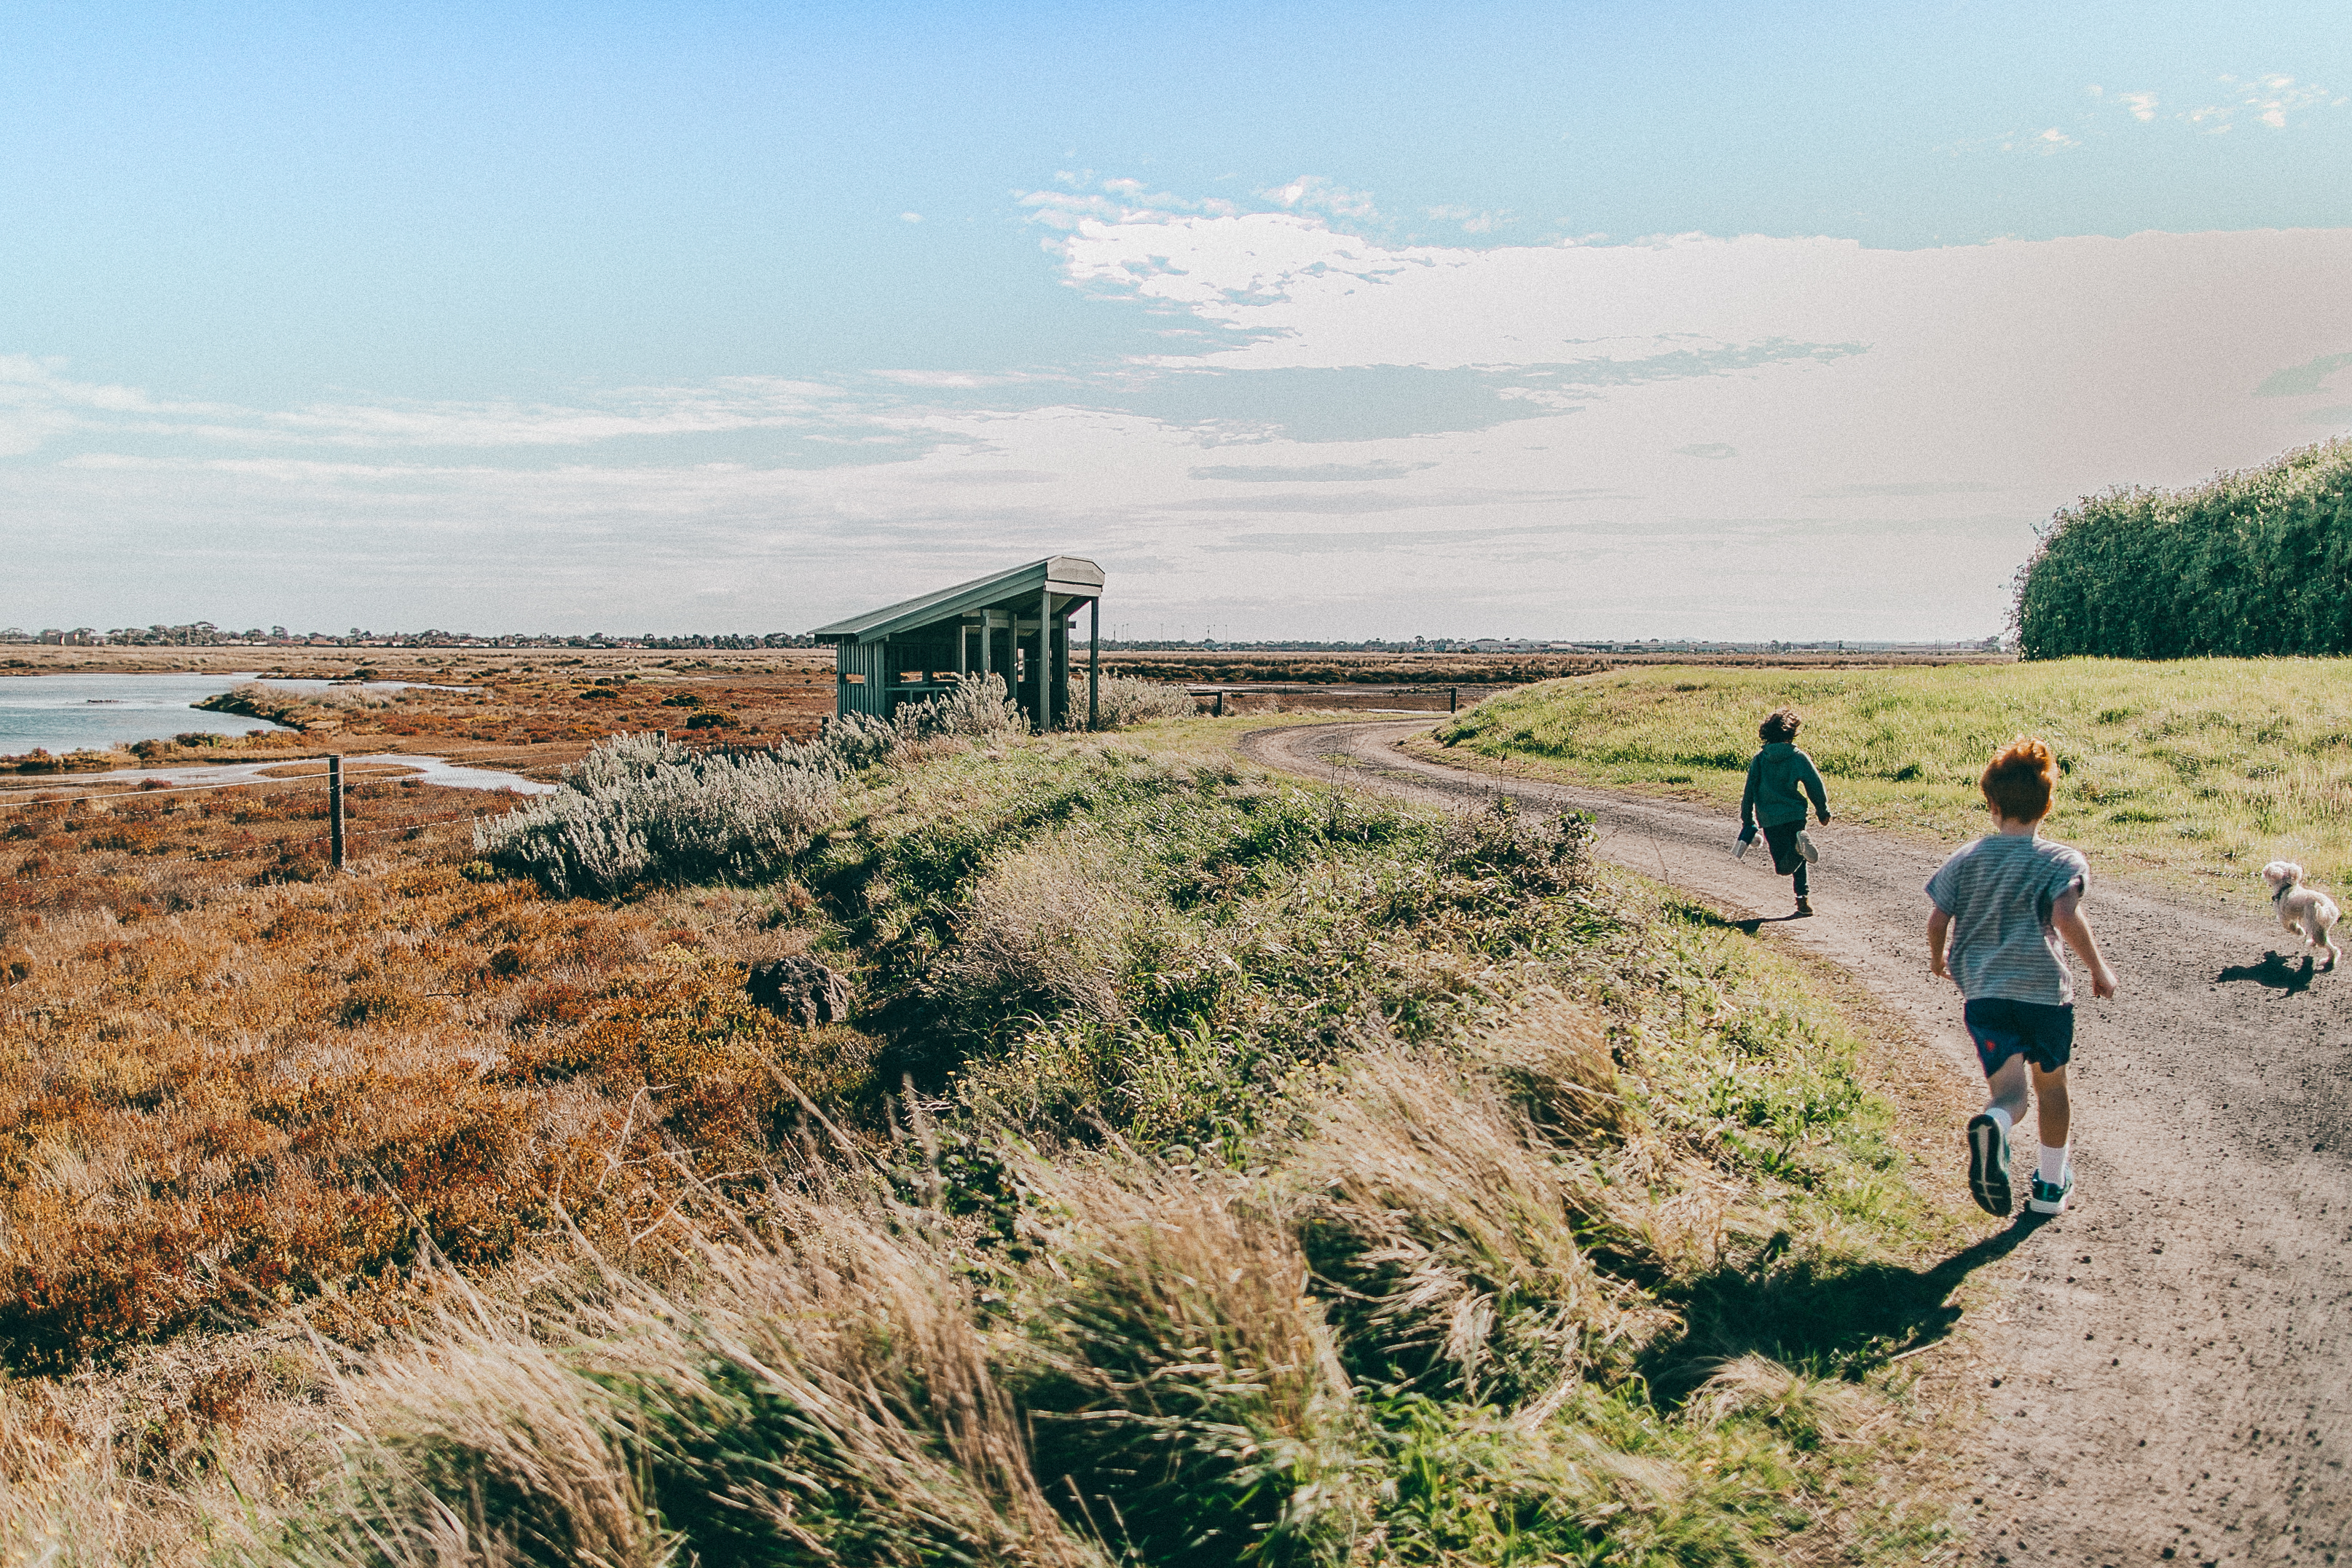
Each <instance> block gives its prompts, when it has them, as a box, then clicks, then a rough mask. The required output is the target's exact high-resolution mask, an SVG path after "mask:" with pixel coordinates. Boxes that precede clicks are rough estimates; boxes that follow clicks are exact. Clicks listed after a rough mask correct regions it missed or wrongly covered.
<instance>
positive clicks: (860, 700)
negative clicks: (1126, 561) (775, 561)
mask: <svg viewBox="0 0 2352 1568" xmlns="http://www.w3.org/2000/svg"><path fill="white" fill-rule="evenodd" d="M1102 583H1103V574H1102V568H1100V567H1098V566H1097V565H1096V564H1095V563H1094V562H1092V561H1090V560H1081V559H1078V558H1077V557H1076V556H1072V555H1056V556H1048V557H1046V558H1045V559H1044V560H1036V561H1031V562H1030V563H1029V564H1028V565H1027V566H1018V567H1014V568H1013V570H1011V571H1000V572H998V573H997V574H996V575H995V576H993V577H983V578H980V579H977V580H974V581H971V582H964V583H959V584H957V585H956V586H955V587H953V588H943V589H940V591H938V592H936V593H926V594H924V595H923V596H922V597H920V598H919V599H909V600H907V601H903V602H901V603H898V604H890V605H885V606H884V607H883V608H881V609H879V610H872V611H868V612H866V613H865V614H863V615H853V616H851V617H850V618H849V619H848V620H846V621H836V622H834V623H833V624H832V625H830V626H820V627H818V628H817V629H816V631H815V632H814V633H813V635H814V637H815V638H816V640H817V641H818V642H820V643H832V644H834V649H835V702H834V711H835V713H837V714H850V713H863V714H871V715H873V716H875V717H876V718H888V717H889V716H891V715H892V714H894V713H896V712H898V705H899V704H901V703H908V702H919V701H921V700H922V699H923V698H925V697H928V696H933V695H937V694H939V693H940V692H944V691H947V690H949V689H950V686H951V685H953V684H954V682H955V681H956V680H957V679H959V678H960V677H961V676H965V675H986V674H996V675H1002V676H1003V678H1004V684H1005V685H1006V686H1007V687H1008V688H1010V689H1011V691H1012V693H1013V698H1014V700H1016V701H1017V702H1019V703H1020V705H1021V711H1022V712H1023V713H1024V715H1026V716H1028V719H1029V722H1030V723H1031V724H1033V725H1034V726H1035V727H1037V728H1039V729H1051V728H1053V727H1054V726H1055V725H1056V724H1059V723H1062V722H1065V721H1066V719H1067V718H1068V717H1069V714H1070V653H1071V650H1070V617H1071V616H1072V615H1074V614H1076V612H1077V610H1078V607H1079V606H1080V605H1084V606H1085V607H1086V608H1087V727H1088V728H1089V729H1091V728H1093V727H1094V726H1095V723H1096V721H1097V718H1098V716H1099V715H1100V708H1099V706H1098V702H1097V694H1098V691H1099V684H1100V681H1101V675H1102V603H1101V601H1102Z"/></svg>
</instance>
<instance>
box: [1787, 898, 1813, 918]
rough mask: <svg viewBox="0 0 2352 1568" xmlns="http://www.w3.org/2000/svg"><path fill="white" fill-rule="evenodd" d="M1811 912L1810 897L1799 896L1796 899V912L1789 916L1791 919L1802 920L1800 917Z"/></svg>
mask: <svg viewBox="0 0 2352 1568" xmlns="http://www.w3.org/2000/svg"><path fill="white" fill-rule="evenodd" d="M1812 912H1813V901H1812V900H1811V899H1810V898H1801V899H1799V900H1797V913H1796V914H1795V915H1792V916H1790V918H1791V919H1796V920H1802V919H1804V918H1805V917H1806V916H1807V915H1811V914H1812Z"/></svg>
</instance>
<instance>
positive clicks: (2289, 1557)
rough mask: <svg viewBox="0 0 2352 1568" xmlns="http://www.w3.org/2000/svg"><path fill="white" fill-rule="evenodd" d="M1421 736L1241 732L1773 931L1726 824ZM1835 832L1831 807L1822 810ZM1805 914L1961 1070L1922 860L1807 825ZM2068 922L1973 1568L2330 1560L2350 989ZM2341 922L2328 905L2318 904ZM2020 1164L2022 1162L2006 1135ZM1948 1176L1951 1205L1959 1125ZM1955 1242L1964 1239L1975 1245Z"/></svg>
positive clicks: (1836, 952) (1311, 762) (2135, 904)
mask: <svg viewBox="0 0 2352 1568" xmlns="http://www.w3.org/2000/svg"><path fill="white" fill-rule="evenodd" d="M1427 728H1428V726H1427V724H1426V723H1425V722H1424V721H1420V720H1415V721H1412V722H1409V723H1398V722H1393V721H1391V722H1386V723H1362V722H1358V723H1350V724H1329V725H1305V726H1297V727H1286V728H1278V729H1265V730H1258V731H1255V732H1253V733H1251V734H1249V735H1248V736H1246V737H1244V739H1243V742H1242V749H1243V751H1244V754H1246V755H1247V756H1249V757H1250V758H1253V759H1254V760H1255V761H1257V762H1260V763H1262V764H1264V765H1265V766H1267V767H1270V768H1278V769H1282V770H1285V771H1288V772H1293V773H1298V774H1304V775H1307V776H1308V777H1310V778H1314V779H1318V780H1331V779H1344V780H1346V781H1347V782H1349V783H1352V784H1354V785H1356V786H1357V787H1360V788H1362V789H1373V790H1378V791H1382V792H1385V793H1388V794H1391V795H1396V796H1402V797H1404V798H1407V799H1411V800H1421V801H1425V802H1438V803H1445V804H1454V805H1460V804H1464V803H1471V802H1475V801H1478V800H1486V799H1490V798H1492V796H1493V795H1494V794H1495V793H1496V790H1497V789H1501V790H1504V791H1507V793H1509V794H1511V795H1512V796H1514V797H1516V798H1517V799H1518V800H1521V801H1524V802H1526V803H1527V804H1528V805H1529V806H1533V807H1540V808H1543V809H1547V810H1561V809H1575V810H1585V811H1590V812H1591V813H1592V814H1593V816H1594V817H1595V818H1596V819H1597V821H1598V823H1599V831H1600V840H1599V847H1600V852H1601V854H1603V855H1604V856H1606V857H1607V858H1608V859H1610V860H1612V861H1614V862H1618V863H1620V864H1622V865H1624V866H1626V867H1628V868H1630V869H1632V870H1634V871H1638V872H1641V873H1644V874H1646V875H1649V876H1653V877H1657V878H1660V879H1662V880H1664V881H1665V882H1668V883H1673V884H1675V886H1678V887H1681V888H1685V889H1686V890H1688V891H1690V892H1692V893H1695V894H1699V895H1701V896H1703V897H1705V898H1706V899H1707V900H1708V901H1710V902H1711V903H1714V904H1717V905H1719V906H1722V907H1725V908H1727V909H1730V910H1733V911H1736V912H1745V913H1748V914H1753V915H1769V916H1775V917H1777V916H1783V915H1785V914H1786V912H1787V911H1788V910H1789V909H1790V907H1791V904H1792V900H1791V899H1790V893H1789V883H1788V882H1787V881H1786V880H1785V879H1782V878H1778V877H1774V876H1772V875H1771V874H1770V862H1769V856H1763V857H1760V858H1761V859H1763V861H1764V862H1765V863H1764V865H1763V866H1762V867H1761V868H1760V869H1759V867H1757V866H1756V865H1755V864H1753V863H1752V862H1754V861H1755V860H1757V859H1759V857H1758V856H1756V855H1753V854H1751V855H1750V857H1749V862H1738V861H1734V860H1733V859H1732V858H1731V855H1730V848H1731V844H1732V839H1733V834H1734V833H1735V831H1737V826H1738V824H1737V821H1736V818H1735V817H1734V815H1733V813H1731V812H1729V811H1728V810H1724V809H1721V808H1718V807H1714V806H1709V805H1699V804H1691V803H1687V802H1683V801H1674V800H1647V799H1642V798H1638V797H1633V796H1628V795H1622V794H1617V793H1613V792H1611V791H1606V790H1598V789H1576V788H1571V787H1568V786H1563V785H1557V784H1546V783H1538V782H1534V781H1530V780H1526V779H1510V778H1507V777H1498V776H1497V775H1496V774H1495V773H1494V772H1492V771H1484V770H1482V771H1475V772H1474V771H1470V770H1467V769H1463V768H1451V767H1446V766H1443V765H1440V764H1437V763H1433V762H1431V761H1428V760H1426V759H1424V758H1417V757H1413V756H1412V755H1410V754H1408V753H1406V752H1404V751H1402V750H1400V749H1399V747H1398V743H1399V742H1400V741H1402V740H1403V739H1404V738H1406V737H1410V736H1413V735H1417V734H1422V733H1424V732H1425V731H1426V729H1427ZM1830 805H1831V810H1832V811H1834V810H1836V808H1837V801H1836V800H1835V799H1834V798H1832V800H1831V802H1830ZM1813 831H1814V835H1815V838H1816V839H1817V841H1820V843H1821V845H1822V862H1821V863H1820V864H1819V865H1818V866H1816V867H1815V868H1814V870H1813V876H1812V883H1813V887H1812V897H1813V904H1814V906H1815V908H1816V909H1818V910H1819V911H1820V912H1821V913H1820V914H1819V915H1817V916H1816V917H1815V918H1813V919H1811V920H1807V921H1800V922H1794V923H1791V924H1790V925H1786V926H1784V927H1783V928H1782V929H1783V930H1785V931H1786V932H1787V933H1788V934H1789V935H1790V936H1792V937H1793V938H1794V939H1796V940H1797V941H1799V942H1801V943H1802V944H1803V945H1804V946H1806V947H1808V948H1810V949H1811V950H1812V951H1814V952H1816V953H1818V954H1820V955H1821V956H1823V957H1826V958H1829V959H1831V960H1832V961H1834V962H1835V963H1837V964H1839V965H1841V966H1843V967H1845V968H1846V969H1847V970H1849V971H1850V972H1851V973H1853V975H1854V976H1855V977H1856V978H1857V979H1858V980H1859V981H1860V982H1861V983H1862V984H1863V985H1864V986H1866V987H1867V988H1869V989H1870V990H1871V992H1872V993H1873V994H1874V995H1875V996H1877V997H1878V998H1882V999H1883V1000H1884V1001H1885V1003H1886V1004H1887V1005H1888V1006H1890V1007H1892V1008H1893V1009H1896V1011H1897V1012H1899V1013H1901V1014H1902V1015H1904V1016H1905V1017H1906V1018H1907V1019H1908V1020H1909V1021H1910V1023H1911V1024H1912V1025H1913V1026H1914V1027H1915V1028H1916V1030H1918V1031H1919V1032H1920V1033H1921V1034H1922V1035H1923V1036H1925V1037H1926V1038H1927V1040H1930V1041H1931V1042H1933V1044H1934V1045H1935V1046H1936V1048H1937V1050H1938V1051H1941V1052H1943V1053H1944V1054H1946V1055H1948V1057H1949V1058H1950V1059H1951V1061H1953V1062H1954V1064H1955V1065H1956V1066H1957V1067H1958V1068H1960V1069H1963V1070H1965V1071H1967V1072H1968V1073H1969V1075H1970V1076H1972V1077H1973V1076H1975V1074H1976V1072H1977V1068H1976V1061H1975V1053H1974V1051H1973V1050H1972V1049H1971V1047H1970V1045H1969V1040H1968V1036H1967V1034H1966V1032H1965V1031H1964V1030H1962V1029H1961V1027H1960V1000H1959V996H1958V992H1956V991H1955V990H1953V989H1952V988H1950V987H1949V986H1948V985H1947V984H1945V983H1943V982H1940V981H1937V980H1934V979H1931V978H1930V977H1929V976H1928V974H1927V942H1926V937H1925V935H1924V930H1923V928H1924V926H1925V924H1926V920H1927V910H1928V904H1927V895H1926V894H1925V892H1924V891H1922V890H1923V888H1924V885H1925V883H1927V877H1928V874H1929V873H1931V872H1933V871H1934V869H1935V867H1936V865H1937V862H1939V861H1940V860H1941V859H1942V856H1943V853H1944V852H1945V850H1946V849H1948V848H1949V847H1950V846H1943V847H1937V846H1933V845H1928V844H1924V843H1920V842H1916V841H1911V840H1907V839H1902V838H1897V837H1895V836H1892V835H1889V834H1885V833H1879V832H1874V831H1869V830H1865V829H1859V828H1853V827H1848V826H1845V825H1844V824H1843V823H1839V822H1835V821H1832V823H1831V824H1830V825H1829V826H1828V827H1826V828H1816V829H1814V830H1813ZM2098 869H2099V868H2098V867H2097V866H2096V865H2095V864H2094V866H2093V867H2092V873H2093V877H2094V882H2093V885H2092V888H2091V891H2090V893H2089V895H2088V896H2087V898H2086V899H2085V901H2084V907H2085V909H2086V911H2087V912H2088V914H2089V915H2090V918H2091V921H2092V925H2093V926H2094V927H2095V930H2096V931H2097V933H2098V936H2099V940H2100V944H2101V946H2102V947H2103V948H2104V949H2105V952H2106V955H2107V958H2108V962H2109V963H2110V964H2111V965H2112V966H2113V967H2114V968H2115V969H2116V975H2117V977H2118V980H2119V983H2120V995H2118V996H2117V997H2116V998H2115V999H2114V1000H2111V1001H2106V1002H2095V1001H2092V1000H2090V999H2089V991H2090V988H2089V985H2088V984H2087V982H2082V983H2081V997H2080V998H2079V999H2078V1004H2077V1018H2076V1023H2077V1028H2076V1043H2075V1056H2074V1069H2073V1071H2071V1073H2070V1074H2069V1076H2070V1079H2071V1080H2072V1088H2073V1092H2074V1144H2075V1170H2076V1176H2077V1183H2078V1187H2077V1190H2078V1206H2077V1207H2076V1208H2075V1209H2074V1211H2073V1212H2071V1213H2069V1214H2067V1215H2065V1216H2063V1218H2058V1219H2054V1220H2043V1221H2038V1222H2037V1221H2033V1220H2031V1219H2022V1220H2021V1221H2020V1222H2019V1224H2018V1225H2017V1226H2016V1227H2015V1228H2013V1229H2012V1230H2011V1231H2009V1232H2006V1233H2004V1234H2003V1236H2002V1237H2001V1238H2000V1239H1999V1240H1998V1241H1997V1242H1996V1243H1995V1244H1993V1245H1991V1246H1990V1249H1987V1250H1988V1256H1998V1255H2000V1254H2002V1253H2005V1254H2006V1260H2005V1262H2004V1265H2003V1268H2004V1271H2005V1272H2006V1273H2007V1274H2008V1275H2009V1276H2010V1277H2011V1278H2012V1279H2013V1280H2014V1281H2015V1285H2014V1288H2013V1289H2011V1290H2010V1291H2007V1292H2006V1293H2005V1294H2004V1295H2003V1296H2002V1298H2001V1300H2000V1302H1999V1304H1997V1305H1996V1306H1994V1307H1992V1308H1991V1309H1990V1312H1991V1314H1992V1321H1991V1322H1979V1324H1978V1325H1977V1328H1978V1333H1979V1341H1980V1343H1982V1344H1983V1346H1984V1349H1985V1352H1986V1354H1987V1355H1988V1356H1989V1357H1990V1362H1991V1365H1990V1369H1989V1370H1988V1372H1987V1374H1986V1376H1987V1378H1988V1380H1990V1379H1991V1378H1993V1377H1996V1376H1997V1377H1998V1378H1999V1379H2000V1381H1999V1382H1998V1384H1997V1385H1990V1388H1989V1391H1988V1393H1987V1395H1986V1399H1987V1404H1986V1406H1985V1408H1986V1410H1987V1412H1988V1416H1989V1418H1990V1423H1989V1426H1988V1427H1987V1429H1986V1430H1985V1432H1984V1434H1983V1453H1982V1464H1983V1470H1982V1484H1981V1486H1979V1487H1977V1488H1974V1489H1971V1495H1972V1496H1978V1497H1980V1498H1981V1502H1982V1506H1981V1508H1980V1509H1979V1510H1977V1511H1976V1512H1977V1515H1978V1521H1979V1522H1978V1526H1977V1535H1976V1539H1975V1548H1974V1549H1975V1551H1976V1552H1977V1553H1978V1554H1979V1560H1980V1561H1982V1562H1986V1563H2053V1562H2054V1563H2086V1564H2116V1565H2118V1568H2120V1565H2122V1564H2126V1563H2155V1562H2165V1561H2170V1562H2176V1563H2265V1564H2268V1563H2335V1562H2337V1561H2338V1560H2339V1555H2340V1557H2341V1560H2342V1561H2343V1562H2345V1563H2352V1477H2347V1474H2346V1469H2345V1465H2346V1461H2347V1458H2352V1249H2348V1248H2347V1244H2348V1243H2352V1158H2347V1155H2352V990H2347V987H2352V967H2347V973H2346V974H2345V975H2343V976H2342V977H2337V976H2334V975H2329V974H2326V973H2324V972H2323V973H2320V974H2318V975H2316V976H2314V975H2313V974H2311V972H2310V970H2309V967H2308V965H2307V962H2306V961H2305V960H2304V959H2303V958H2302V956H2301V953H2300V946H2301V944H2300V941H2299V939H2297V938H2294V937H2290V936H2287V935H2286V934H2285V933H2284V932H2282V931H2280V930H2278V929H2277V928H2276V927H2275V926H2272V925H2267V924H2264V923H2261V922H2257V921H2255V920H2252V919H2251V918H2247V919H2240V918H2232V917H2227V916H2217V915H2213V914H2210V913H2208V912H2203V911H2199V910H2195V909H2190V908H2189V907H2186V906H2184V905H2182V904H2178V903H2175V902H2172V901H2170V900H2168V899H2166V898H2163V897H2161V896H2158V895H2153V894H2147V893H2145V892H2141V891H2139V890H2137V889H2135V888H2130V887H2126V886H2123V885H2120V884H2118V883H2113V882H2106V881H2102V880H2099V879H2098V876H2097V873H2098ZM2339 901H2340V894H2339ZM2020 1142H2021V1143H2022V1144H2024V1145H2025V1148H2024V1150H2023V1151H2022V1152H2021V1155H2020V1156H2019V1157H2020V1162H2021V1171H2022V1170H2023V1168H2024V1167H2025V1166H2029V1165H2030V1163H2031V1160H2032V1153H2031V1150H2032V1139H2031V1137H2030V1136H2028V1137H2027V1138H2024V1139H2021V1140H2020ZM1951 1149H1952V1176H1951V1179H1952V1181H1953V1183H1954V1185H1955V1186H1961V1185H1963V1184H1964V1182H1965V1178H1966V1175H1967V1158H1966V1153H1965V1148H1964V1145H1963V1143H1962V1138H1961V1129H1960V1128H1959V1127H1958V1126H1957V1125H1955V1126H1954V1127H1953V1128H1952V1135H1951ZM1979 1247H1980V1249H1982V1248H1984V1247H1985V1244H1979Z"/></svg>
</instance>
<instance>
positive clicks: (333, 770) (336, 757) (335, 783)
mask: <svg viewBox="0 0 2352 1568" xmlns="http://www.w3.org/2000/svg"><path fill="white" fill-rule="evenodd" d="M327 838H328V842H329V844H330V846H331V852H332V855H333V859H334V862H335V869H336V870H337V871H341V870H342V869H343V754H342V753H341V752H340V751H331V752H329V753H328V754H327Z"/></svg>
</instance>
